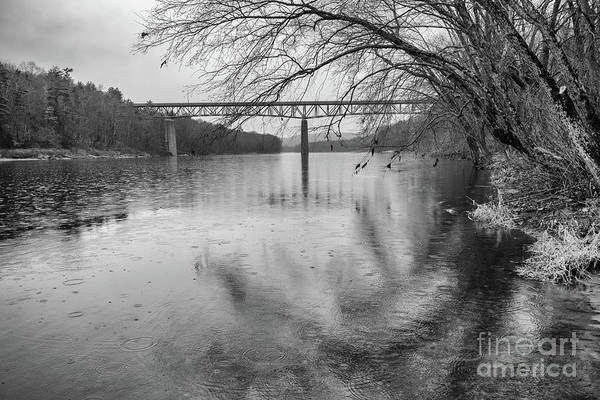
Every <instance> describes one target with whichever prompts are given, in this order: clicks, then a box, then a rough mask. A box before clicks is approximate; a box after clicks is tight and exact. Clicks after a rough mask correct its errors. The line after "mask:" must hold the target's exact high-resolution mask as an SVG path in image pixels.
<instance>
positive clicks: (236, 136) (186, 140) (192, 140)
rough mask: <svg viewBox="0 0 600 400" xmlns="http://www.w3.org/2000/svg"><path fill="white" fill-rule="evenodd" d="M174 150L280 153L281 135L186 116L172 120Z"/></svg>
mask: <svg viewBox="0 0 600 400" xmlns="http://www.w3.org/2000/svg"><path fill="white" fill-rule="evenodd" d="M175 130H176V132H177V151H178V152H179V153H187V154H196V155H201V154H223V153H279V152H280V151H281V139H280V138H278V137H277V136H273V135H261V134H258V133H255V132H243V131H235V130H232V129H229V128H227V127H225V126H223V125H216V124H211V123H208V122H205V121H201V120H192V119H189V118H184V119H177V120H176V121H175Z"/></svg>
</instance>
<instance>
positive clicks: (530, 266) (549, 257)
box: [470, 154, 600, 284]
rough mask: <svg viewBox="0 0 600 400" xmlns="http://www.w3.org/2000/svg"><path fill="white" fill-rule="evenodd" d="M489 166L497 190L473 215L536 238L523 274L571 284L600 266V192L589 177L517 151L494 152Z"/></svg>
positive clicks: (488, 223) (529, 250)
mask: <svg viewBox="0 0 600 400" xmlns="http://www.w3.org/2000/svg"><path fill="white" fill-rule="evenodd" d="M491 169H492V175H491V181H492V184H493V185H494V186H495V188H496V189H497V190H496V194H495V196H493V198H492V199H491V200H490V202H489V203H486V204H476V208H475V210H473V211H472V212H471V213H470V217H471V218H472V219H474V220H476V221H480V222H482V223H484V224H487V225H491V226H496V227H500V228H508V229H520V230H522V231H524V232H526V233H527V234H529V235H531V236H532V237H534V238H535V239H536V242H535V243H533V244H532V245H531V246H529V248H528V249H527V252H528V258H527V259H526V260H525V261H524V263H523V264H522V265H521V266H520V267H519V268H518V273H519V274H520V275H522V276H525V277H528V278H533V279H539V280H545V281H552V282H556V283H567V284H569V283H576V282H578V281H582V280H585V279H588V278H589V277H590V275H591V273H592V272H593V271H597V270H598V269H600V198H599V196H598V192H597V188H595V187H594V186H593V184H592V182H590V180H589V179H585V178H582V179H577V177H576V176H571V177H565V176H557V175H556V171H553V174H554V176H549V175H548V174H550V173H551V172H550V171H548V170H547V169H546V168H545V167H544V165H542V164H532V163H531V162H530V161H529V160H525V159H524V158H523V157H522V156H519V155H514V154H512V155H510V156H508V155H507V156H506V157H505V156H504V155H502V156H496V157H495V158H494V160H493V162H492V165H491ZM569 173H570V172H569Z"/></svg>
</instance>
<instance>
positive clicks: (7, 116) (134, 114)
mask: <svg viewBox="0 0 600 400" xmlns="http://www.w3.org/2000/svg"><path fill="white" fill-rule="evenodd" d="M72 72H73V70H72V69H71V68H59V67H53V68H51V69H50V70H48V71H45V70H44V69H42V68H40V67H39V66H37V65H36V64H35V63H33V62H28V63H23V64H20V65H18V66H16V65H13V64H10V63H0V149H37V148H41V149H87V150H91V149H96V150H116V151H121V152H129V153H136V152H146V153H150V154H161V153H162V151H163V147H162V137H163V135H162V129H163V127H162V122H161V119H160V118H156V117H153V116H151V115H146V114H143V113H141V112H139V111H138V110H136V109H135V108H134V107H133V106H132V102H131V101H130V100H127V99H125V98H124V96H123V94H122V93H121V91H120V90H119V89H118V88H114V87H109V88H108V89H107V90H104V89H103V87H102V86H96V85H95V84H93V83H91V82H87V83H82V82H75V81H74V80H73V78H72V77H71V73H72ZM176 130H177V137H178V152H179V153H190V154H191V153H192V152H193V153H196V154H208V153H251V152H278V151H280V149H281V140H280V139H279V138H277V137H275V136H270V135H265V136H263V135H259V134H257V133H247V132H243V131H239V130H232V129H229V128H227V127H225V126H222V125H215V124H211V123H208V122H205V121H200V120H192V119H179V120H178V121H177V125H176Z"/></svg>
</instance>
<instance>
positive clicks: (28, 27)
mask: <svg viewBox="0 0 600 400" xmlns="http://www.w3.org/2000/svg"><path fill="white" fill-rule="evenodd" d="M152 5H153V1H152V0H101V1H100V0H51V1H48V0H0V59H1V60H2V61H9V62H12V63H15V64H19V63H21V62H24V61H34V62H35V63H36V64H37V65H39V66H41V67H43V68H45V69H49V68H51V67H52V66H54V65H57V66H59V67H61V68H64V67H70V68H73V70H74V71H73V73H72V75H73V77H74V78H75V80H79V81H82V82H84V83H85V82H88V81H90V82H93V83H95V84H97V85H103V87H104V89H105V90H106V89H107V88H108V87H110V86H113V87H118V88H119V89H121V91H122V92H123V95H124V96H125V98H129V99H131V100H133V101H134V102H146V101H147V100H152V101H154V102H161V101H180V102H181V101H187V94H186V90H185V86H186V85H189V84H195V83H198V78H197V77H195V76H194V74H193V71H192V70H191V69H189V68H184V67H180V66H178V65H173V64H171V65H168V66H167V67H166V68H162V69H161V68H160V63H161V54H162V53H161V51H160V50H159V49H156V50H153V51H152V52H150V53H148V54H133V53H132V46H133V44H134V43H135V41H136V40H137V38H138V35H139V34H140V32H141V31H142V27H141V25H140V17H139V14H140V13H142V12H143V11H145V10H148V9H150V8H152ZM322 94H323V95H324V96H323V98H331V97H330V96H327V94H325V93H322ZM207 100H210V97H209V96H208V95H207V94H205V93H200V92H196V93H192V94H191V95H190V101H207ZM320 122H322V123H323V122H325V120H322V121H320ZM280 123H281V122H280V121H279V120H278V119H275V120H273V119H268V118H266V119H265V120H264V121H263V120H262V119H253V120H252V121H250V122H248V123H246V124H244V128H245V129H246V130H255V131H257V132H268V133H274V132H276V131H277V130H278V128H279V127H280ZM344 125H345V126H346V127H347V129H344V130H346V131H347V133H350V131H356V130H357V129H358V126H357V125H356V123H355V121H351V120H349V121H347V122H346V123H345V124H344ZM285 130H286V132H287V134H286V135H285V136H293V135H295V134H297V133H298V132H299V121H296V120H292V121H289V123H288V124H287V128H285ZM348 136H350V135H348Z"/></svg>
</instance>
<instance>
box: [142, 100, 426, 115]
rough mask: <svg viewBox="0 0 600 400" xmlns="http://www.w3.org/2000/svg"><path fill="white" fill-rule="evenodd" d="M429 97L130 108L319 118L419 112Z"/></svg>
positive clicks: (156, 111)
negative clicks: (421, 98) (423, 98)
mask: <svg viewBox="0 0 600 400" xmlns="http://www.w3.org/2000/svg"><path fill="white" fill-rule="evenodd" d="M430 105H431V101H430V100H420V99H417V100H397V101H364V100H363V101H361V100H356V101H279V102H253V103H251V102H250V103H249V102H239V103H237V102H220V103H219V102H216V103H215V102H203V103H151V102H148V103H136V104H134V107H136V108H139V109H142V110H145V111H147V112H149V113H154V114H159V115H161V116H164V117H170V118H189V117H229V116H232V117H233V116H257V117H281V118H298V119H310V118H322V117H336V116H351V115H373V114H390V115H391V114H419V113H422V112H424V111H425V110H427V108H429V106H430Z"/></svg>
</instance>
